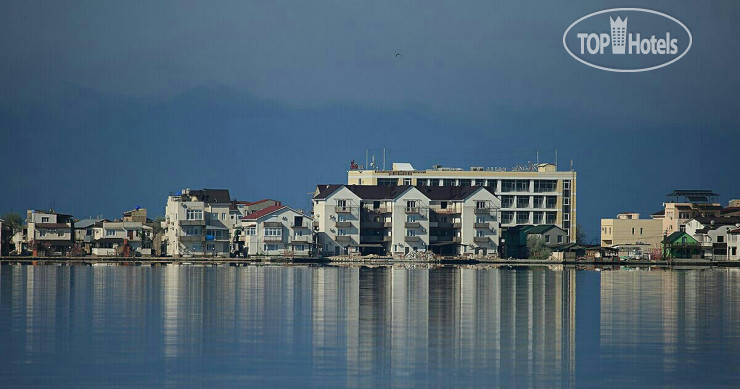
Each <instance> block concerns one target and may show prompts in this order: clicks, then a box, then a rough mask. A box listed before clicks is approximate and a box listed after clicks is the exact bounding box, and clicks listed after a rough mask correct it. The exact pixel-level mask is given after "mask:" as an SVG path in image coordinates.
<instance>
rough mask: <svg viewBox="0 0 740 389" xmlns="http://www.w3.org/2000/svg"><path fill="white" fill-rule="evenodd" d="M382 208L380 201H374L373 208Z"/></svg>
mask: <svg viewBox="0 0 740 389" xmlns="http://www.w3.org/2000/svg"><path fill="white" fill-rule="evenodd" d="M378 208H380V201H373V209H378Z"/></svg>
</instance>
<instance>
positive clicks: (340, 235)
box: [313, 185, 501, 256]
mask: <svg viewBox="0 0 740 389" xmlns="http://www.w3.org/2000/svg"><path fill="white" fill-rule="evenodd" d="M500 206H501V203H500V200H499V199H498V197H496V195H495V194H494V193H493V191H492V190H491V189H490V188H488V187H478V186H454V187H453V186H447V187H440V186H411V185H400V186H394V185H319V186H317V188H316V193H315V195H314V197H313V208H314V209H313V211H314V219H315V221H316V224H317V227H316V234H317V242H318V245H319V248H320V250H321V254H322V255H326V256H328V255H340V254H351V253H357V254H377V255H388V256H391V255H392V256H404V255H408V254H410V253H411V252H417V251H431V252H433V253H436V254H442V255H463V254H479V255H496V254H497V250H498V243H499V236H500V222H499V221H500Z"/></svg>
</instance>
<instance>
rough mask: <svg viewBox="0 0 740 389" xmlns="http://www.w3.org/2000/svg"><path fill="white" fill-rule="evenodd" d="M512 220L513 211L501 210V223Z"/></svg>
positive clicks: (509, 222) (508, 222)
mask: <svg viewBox="0 0 740 389" xmlns="http://www.w3.org/2000/svg"><path fill="white" fill-rule="evenodd" d="M513 221H514V212H512V211H503V212H501V223H502V224H511V223H512V222H513Z"/></svg>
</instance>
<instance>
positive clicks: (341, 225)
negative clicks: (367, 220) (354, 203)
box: [334, 221, 352, 228]
mask: <svg viewBox="0 0 740 389" xmlns="http://www.w3.org/2000/svg"><path fill="white" fill-rule="evenodd" d="M334 225H335V226H336V227H337V228H349V227H352V222H348V221H341V222H339V221H338V222H335V223H334Z"/></svg>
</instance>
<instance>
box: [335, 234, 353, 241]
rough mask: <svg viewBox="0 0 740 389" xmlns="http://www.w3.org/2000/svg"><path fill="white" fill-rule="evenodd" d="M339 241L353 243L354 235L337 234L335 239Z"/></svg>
mask: <svg viewBox="0 0 740 389" xmlns="http://www.w3.org/2000/svg"><path fill="white" fill-rule="evenodd" d="M334 240H336V241H337V243H352V237H351V236H349V235H337V236H336V238H335V239H334Z"/></svg>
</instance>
